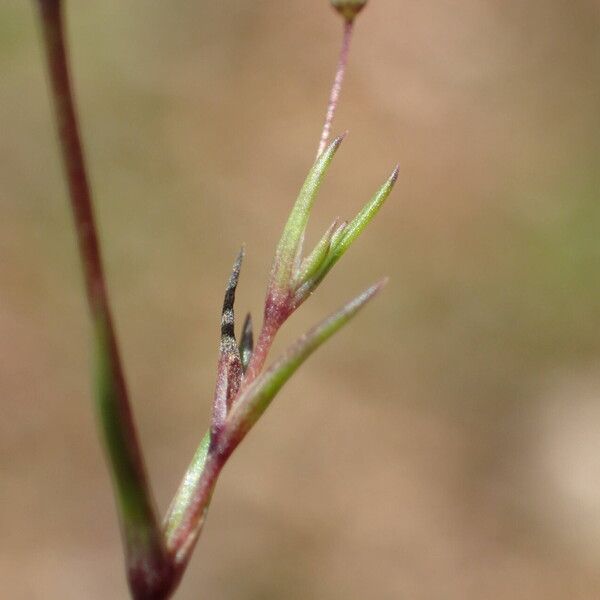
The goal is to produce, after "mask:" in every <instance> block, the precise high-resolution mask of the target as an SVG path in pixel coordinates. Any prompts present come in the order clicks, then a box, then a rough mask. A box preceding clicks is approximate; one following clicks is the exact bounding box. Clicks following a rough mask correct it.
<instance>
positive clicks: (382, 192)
mask: <svg viewBox="0 0 600 600" xmlns="http://www.w3.org/2000/svg"><path fill="white" fill-rule="evenodd" d="M398 170H399V169H398V167H396V168H395V169H394V171H393V173H392V174H391V175H390V177H389V178H388V180H387V181H386V182H385V183H384V184H383V185H382V186H381V188H380V189H379V190H378V191H377V193H376V194H375V195H374V196H373V198H371V200H370V201H369V202H367V204H365V206H364V207H363V208H362V210H361V211H360V212H359V213H358V215H356V217H355V218H354V219H353V220H352V221H351V222H350V223H349V224H348V225H346V226H345V227H344V228H341V227H340V229H339V230H338V232H336V233H335V234H334V238H333V239H332V242H331V246H330V249H329V253H328V255H327V257H326V258H325V260H323V262H322V263H321V265H320V267H319V268H318V270H317V272H316V273H315V274H314V275H313V276H312V277H311V278H310V279H307V280H306V282H305V283H304V284H303V285H302V286H301V287H300V288H298V290H297V291H296V293H295V296H294V306H295V307H298V306H299V305H300V304H302V302H304V300H306V298H307V297H308V296H309V295H310V294H311V293H312V292H313V291H314V290H315V288H316V287H317V286H318V285H319V284H320V283H321V281H323V279H324V277H325V276H326V275H327V273H329V271H330V270H331V269H332V267H333V266H334V265H335V263H337V261H338V260H339V259H340V258H341V257H342V256H343V255H344V254H345V252H346V251H347V250H348V248H349V247H350V246H351V245H352V243H353V242H354V241H355V240H356V238H357V237H358V236H359V235H360V234H361V233H362V232H363V230H364V229H365V227H366V226H367V225H368V224H369V223H370V222H371V221H372V220H373V217H375V215H376V214H377V212H378V211H379V209H380V208H381V207H382V205H383V203H384V202H385V201H386V200H387V198H388V197H389V195H390V193H391V192H392V189H393V188H394V184H395V183H396V180H397V179H398Z"/></svg>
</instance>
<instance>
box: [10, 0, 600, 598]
mask: <svg viewBox="0 0 600 600" xmlns="http://www.w3.org/2000/svg"><path fill="white" fill-rule="evenodd" d="M32 4H33V3H31V2H23V1H22V0H3V2H2V3H1V4H0V213H1V215H2V216H1V217H0V394H1V396H0V397H1V400H0V410H1V418H0V469H1V471H0V508H1V510H0V532H1V540H2V543H1V547H0V582H1V588H2V592H1V594H2V596H3V597H5V598H15V599H38V598H43V599H46V598H61V599H63V600H69V599H81V598H86V599H91V600H94V599H106V598H125V597H126V587H125V584H124V579H123V575H122V567H121V550H120V545H119V538H118V531H117V528H116V524H115V518H114V514H113V506H112V498H111V493H110V489H109V483H108V477H107V472H106V469H105V466H104V463H103V457H102V454H101V452H100V449H99V447H98V443H97V437H96V434H95V430H94V420H93V410H92V406H91V402H90V397H89V396H90V393H89V383H88V349H87V336H88V322H87V315H86V312H85V307H84V305H83V298H82V293H81V282H80V276H79V271H78V264H77V260H76V256H75V250H74V240H73V235H72V230H71V222H70V216H69V213H68V211H67V202H66V199H65V189H64V185H63V182H62V178H61V172H60V165H59V162H58V153H57V145H56V140H55V137H54V130H53V126H52V124H51V121H50V110H49V102H48V97H47V89H46V84H45V79H44V73H43V71H42V68H41V55H40V48H39V35H38V33H39V32H38V31H37V29H36V27H35V20H34V16H35V15H34V13H33V9H32ZM68 13H69V28H70V34H71V36H70V37H71V42H72V47H73V52H74V72H75V75H76V81H77V92H78V97H79V101H80V107H81V113H82V119H83V130H84V136H85V142H86V146H87V149H88V152H89V160H90V166H91V169H92V179H93V182H94V187H95V192H96V197H97V211H98V216H99V220H100V224H101V232H102V237H103V240H104V242H105V253H106V260H107V265H108V270H109V275H110V283H111V289H112V293H113V297H114V304H115V311H116V316H117V322H118V328H119V334H120V338H121V340H122V345H123V351H124V356H125V361H126V367H127V371H128V375H129V381H130V387H131V390H132V395H133V398H134V404H135V409H136V414H137V418H138V421H139V427H140V432H141V436H142V439H143V443H144V447H145V449H146V452H147V456H148V463H149V469H150V472H151V475H152V480H153V483H154V485H155V488H156V493H157V496H158V501H159V504H160V507H161V509H162V510H164V508H165V507H166V505H167V503H168V501H169V498H170V496H171V494H172V493H173V491H174V489H175V486H176V485H177V482H178V479H179V477H180V476H181V473H182V472H183V469H184V468H185V466H186V463H187V461H188V459H189V458H190V456H191V454H192V452H193V450H194V447H195V444H196V443H197V442H198V440H199V438H200V436H201V434H202V432H203V431H204V429H205V427H206V424H207V419H208V413H209V402H210V397H211V394H212V386H213V372H214V366H215V360H216V347H217V335H218V321H219V305H220V301H221V295H222V289H223V285H224V283H225V281H226V278H227V273H228V269H229V266H230V264H231V261H232V258H233V256H234V255H235V253H236V251H237V248H238V246H239V244H240V243H241V242H242V241H244V242H246V244H247V250H248V254H247V264H246V265H245V267H244V273H243V276H242V284H241V291H240V293H239V296H238V303H239V304H238V306H239V310H240V311H242V310H245V309H247V308H251V309H252V310H253V312H254V313H255V314H256V315H257V316H258V315H259V313H260V306H261V301H262V299H263V294H264V284H265V281H266V276H267V271H268V268H269V264H270V260H271V254H272V249H273V247H274V244H275V242H276V240H277V236H278V234H279V232H280V229H281V226H282V223H283V221H284V219H285V215H286V213H287V211H288V210H289V207H290V205H291V202H292V201H293V199H294V196H295V193H296V191H297V189H298V186H299V184H300V183H301V181H302V179H303V176H304V173H305V172H306V170H307V168H308V167H309V165H310V163H311V160H312V157H313V153H314V151H315V149H316V143H317V139H318V134H319V131H320V125H321V119H322V117H323V113H324V109H325V100H326V96H327V93H328V86H329V83H330V79H331V76H332V70H333V64H334V62H335V54H336V52H337V45H338V39H339V25H340V24H339V22H338V21H337V19H336V18H335V17H334V16H333V15H332V14H330V11H329V9H328V7H327V5H326V2H325V0H311V1H310V2H306V1H304V2H281V1H277V0H262V1H259V0H254V1H249V0H221V1H220V2H192V1H181V2H147V1H145V0H137V1H131V2H118V1H117V0H109V1H105V2H75V1H71V2H69V11H68ZM342 100H343V102H342V108H341V110H340V112H339V114H338V118H337V120H336V127H335V128H336V130H338V131H341V130H344V129H346V128H348V129H350V131H351V134H350V137H349V138H348V139H347V141H346V142H345V144H344V148H343V149H342V151H341V152H340V153H339V155H338V158H336V162H335V164H334V166H333V168H332V170H331V174H330V176H329V178H328V181H327V183H326V185H325V186H324V188H323V191H322V194H321V196H320V198H319V202H318V204H317V206H316V209H315V215H314V219H313V221H312V223H311V236H312V237H311V239H314V238H315V237H316V236H317V234H318V233H319V231H320V230H321V229H322V228H324V227H325V225H326V224H327V223H328V221H329V220H330V219H331V218H332V217H333V216H334V215H336V214H341V215H342V216H350V215H352V213H353V212H354V211H355V210H357V208H358V207H359V206H360V204H361V203H362V202H363V201H365V200H366V199H367V198H368V197H369V196H370V194H371V193H372V192H373V190H374V189H376V187H377V186H378V185H379V184H380V182H381V181H382V180H383V179H384V178H385V177H386V176H387V174H388V173H389V171H390V170H391V168H392V167H393V165H394V163H395V162H396V161H400V164H401V168H402V171H401V177H400V180H399V184H398V186H397V190H396V191H395V193H394V196H393V197H392V198H391V200H390V202H389V204H388V205H387V206H386V207H385V208H384V210H383V213H382V215H381V216H380V218H378V219H377V221H376V222H375V223H374V224H373V225H372V226H371V228H370V230H369V231H368V233H366V234H365V236H364V237H363V238H362V239H361V240H360V242H359V243H357V245H356V247H355V248H353V249H352V251H351V252H350V253H349V254H348V255H347V257H346V258H345V259H344V261H343V263H342V264H340V265H339V268H337V269H336V271H335V272H334V273H332V274H331V275H330V277H329V279H328V281H327V282H326V283H325V284H324V285H323V288H322V291H320V292H319V294H318V295H317V296H316V297H315V298H314V299H312V300H311V301H310V302H309V303H307V304H306V305H305V307H304V308H303V310H302V311H301V312H300V313H299V314H298V315H296V316H295V317H294V319H293V321H292V322H290V323H289V326H288V327H286V329H285V330H284V331H283V332H282V335H281V338H282V340H281V342H280V345H279V346H278V347H279V348H281V346H282V345H283V344H285V342H286V341H287V342H289V341H290V340H291V339H292V338H293V336H294V335H295V334H297V333H299V332H300V331H301V330H302V329H304V328H305V327H307V326H308V325H309V324H311V323H312V322H314V321H315V320H317V319H318V318H319V317H320V316H321V315H324V314H325V313H327V312H328V311H330V310H331V309H333V308H334V307H335V306H336V305H339V304H340V303H342V302H343V301H344V300H346V299H347V298H349V297H350V296H351V295H353V294H355V293H357V292H358V291H359V290H360V289H361V288H362V287H364V286H366V285H367V284H369V283H371V282H372V281H373V280H375V279H377V278H379V277H380V276H382V275H384V274H389V275H391V277H392V280H391V284H390V286H389V288H388V289H387V291H386V292H385V294H384V295H383V296H382V297H381V298H380V299H378V300H377V302H376V303H375V304H373V305H372V306H370V307H369V309H368V310H366V311H365V312H364V313H363V314H362V315H361V316H360V317H359V318H358V319H357V321H356V322H355V323H354V324H353V325H352V327H351V328H349V329H348V330H347V331H344V332H343V333H341V334H339V337H337V339H335V340H333V341H332V342H330V343H329V344H328V345H327V346H326V347H325V348H323V349H322V350H320V351H319V353H318V355H317V356H316V357H314V358H313V359H311V360H310V361H309V363H308V364H307V365H306V366H305V367H304V368H303V369H302V370H301V372H300V373H299V374H298V375H297V376H296V377H295V378H294V380H293V381H292V382H291V383H290V384H289V385H288V386H287V387H286V388H285V389H284V391H283V392H282V393H281V395H280V397H279V398H278V399H277V401H276V402H275V403H274V405H273V406H272V408H271V409H270V410H269V412H268V414H267V415H266V417H265V418H264V420H263V421H262V422H261V423H260V424H259V426H258V427H257V429H256V431H254V432H253V433H252V435H251V436H250V437H249V438H248V439H247V441H246V442H245V443H244V445H243V446H242V447H241V449H240V451H239V452H238V453H237V454H236V455H235V457H234V458H233V460H232V461H231V463H230V464H229V465H228V467H227V469H226V470H225V472H224V474H223V477H222V480H221V482H220V485H219V487H218V490H217V493H216V496H215V498H214V503H213V506H212V508H211V514H210V518H209V519H208V523H207V526H206V529H205V531H204V534H203V537H202V540H201V543H200V544H199V547H198V549H197V552H196V555H195V557H194V560H193V562H192V564H191V565H190V568H189V571H188V573H187V575H186V577H185V579H184V581H183V584H182V586H181V589H180V592H179V594H178V598H181V599H186V598H189V599H192V598H194V599H195V598H205V599H206V598H210V599H213V598H214V599H223V600H238V599H239V600H259V599H260V600H267V599H275V598H277V599H279V598H286V599H292V600H293V599H313V598H315V599H316V598H319V599H327V600H338V599H339V600H341V599H344V600H351V599H364V598H377V599H382V600H388V599H406V600H413V599H414V600H436V599H443V600H459V599H460V600H465V599H467V600H471V599H473V600H481V599H486V600H496V599H498V600H500V599H502V600H506V599H509V598H510V599H516V600H520V599H523V600H525V599H527V600H537V599H540V600H541V599H543V600H554V599H556V600H558V599H573V600H584V599H585V600H588V599H593V598H598V597H600V568H599V565H600V363H599V358H600V185H599V184H600V152H599V150H600V143H599V140H600V110H599V108H600V5H599V3H598V2H597V1H596V0H531V1H529V2H523V1H522V0H488V1H487V2H481V1H479V0H463V1H461V2H422V1H418V0H372V2H371V6H370V7H369V9H368V10H367V11H365V13H364V16H363V18H361V19H360V22H359V24H358V27H357V35H356V39H355V45H354V47H353V49H352V54H351V61H350V70H349V73H348V79H347V87H346V88H345V90H344V93H343V99H342Z"/></svg>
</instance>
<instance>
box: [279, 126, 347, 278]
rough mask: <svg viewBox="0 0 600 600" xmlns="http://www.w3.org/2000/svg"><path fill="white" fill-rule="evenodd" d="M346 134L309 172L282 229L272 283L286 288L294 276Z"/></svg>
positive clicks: (320, 157) (326, 151)
mask: <svg viewBox="0 0 600 600" xmlns="http://www.w3.org/2000/svg"><path fill="white" fill-rule="evenodd" d="M344 137H345V135H341V136H339V137H337V138H335V140H333V142H332V143H331V144H330V145H329V146H328V148H327V149H326V150H325V152H323V154H321V155H320V156H319V158H318V159H317V161H316V162H315V164H314V165H313V167H312V168H311V170H310V171H309V173H308V176H307V177H306V180H305V181H304V185H303V186H302V188H301V189H300V193H299V194H298V198H297V200H296V203H295V204H294V207H293V208H292V212H291V213H290V216H289V218H288V220H287V223H286V225H285V227H284V229H283V234H282V236H281V239H280V240H279V244H278V245H277V250H276V252H275V262H274V264H273V271H272V275H271V281H272V284H273V285H275V286H277V287H279V288H280V289H286V288H287V287H288V285H289V284H290V281H291V279H292V275H293V267H294V260H295V258H296V256H299V254H300V251H301V243H302V236H303V234H304V231H305V229H306V224H307V223H308V218H309V215H310V210H311V208H312V205H313V203H314V200H315V197H316V195H317V192H318V190H319V187H320V186H321V182H322V181H323V178H324V176H325V173H326V172H327V169H328V167H329V165H330V164H331V161H332V160H333V157H334V155H335V153H336V152H337V149H338V148H339V147H340V144H341V143H342V141H343V139H344Z"/></svg>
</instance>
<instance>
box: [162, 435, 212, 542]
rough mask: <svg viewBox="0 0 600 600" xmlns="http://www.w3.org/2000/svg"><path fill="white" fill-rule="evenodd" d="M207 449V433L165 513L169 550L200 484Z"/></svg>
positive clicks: (208, 445)
mask: <svg viewBox="0 0 600 600" xmlns="http://www.w3.org/2000/svg"><path fill="white" fill-rule="evenodd" d="M209 447H210V432H208V431H207V432H206V434H205V435H204V437H203V438H202V441H201V442H200V445H199V446H198V449H197V450H196V454H194V458H193V459H192V462H191V463H190V465H189V467H188V469H187V471H186V472H185V475H184V477H183V480H182V482H181V484H180V485H179V489H178V490H177V493H176V494H175V496H174V498H173V500H172V502H171V506H170V507H169V510H168V511H167V516H166V517H165V521H164V525H163V528H164V532H165V541H166V546H167V549H169V550H171V549H172V541H173V538H174V536H175V533H176V532H177V530H178V529H179V527H180V526H181V524H182V523H183V521H184V519H185V515H186V511H187V509H188V508H189V507H190V505H191V503H192V502H193V499H194V496H195V493H196V490H197V489H198V485H199V483H200V478H201V477H202V473H203V472H204V467H205V465H206V459H207V457H208V449H209Z"/></svg>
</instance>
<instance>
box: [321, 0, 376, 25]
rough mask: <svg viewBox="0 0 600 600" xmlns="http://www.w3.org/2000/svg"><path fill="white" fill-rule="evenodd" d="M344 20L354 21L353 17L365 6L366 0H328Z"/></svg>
mask: <svg viewBox="0 0 600 600" xmlns="http://www.w3.org/2000/svg"><path fill="white" fill-rule="evenodd" d="M329 1H330V2H331V6H333V8H335V10H337V11H338V12H339V13H340V14H341V15H342V16H343V17H344V19H346V21H354V17H356V15H357V14H358V13H359V12H360V11H361V10H362V9H363V8H364V7H365V5H366V4H367V0H329Z"/></svg>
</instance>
